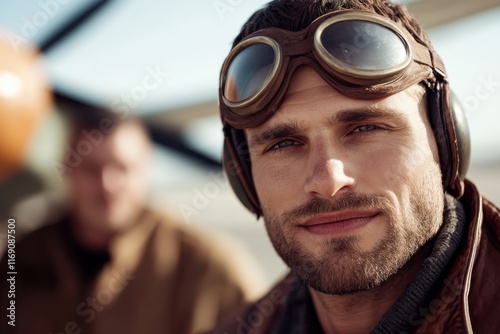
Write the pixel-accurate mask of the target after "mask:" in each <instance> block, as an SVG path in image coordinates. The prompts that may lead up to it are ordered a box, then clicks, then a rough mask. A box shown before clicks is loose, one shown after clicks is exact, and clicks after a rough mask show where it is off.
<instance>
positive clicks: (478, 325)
mask: <svg viewBox="0 0 500 334" xmlns="http://www.w3.org/2000/svg"><path fill="white" fill-rule="evenodd" d="M461 202H462V204H463V205H464V207H465V209H466V211H467V215H468V218H469V230H468V233H467V237H466V238H465V241H464V242H463V244H462V245H461V246H460V248H459V250H458V257H457V259H456V260H455V262H454V264H453V265H452V268H451V271H450V272H449V274H448V276H447V277H446V278H445V279H444V280H443V282H442V283H441V287H440V288H439V292H438V294H437V295H436V296H437V297H436V298H435V299H434V300H433V301H432V302H431V303H430V304H429V310H428V313H427V315H426V316H425V317H423V316H420V315H417V314H415V315H414V316H410V321H412V322H414V324H415V325H416V326H417V329H416V331H415V332H416V333H426V334H427V333H450V334H451V333H452V334H459V333H479V334H499V333H500V211H499V209H498V208H497V207H495V206H494V205H493V204H492V203H490V202H489V201H487V200H486V199H483V198H481V196H480V194H479V192H478V190H477V189H476V187H475V186H474V184H472V183H471V182H469V181H466V189H465V194H464V196H463V197H462V199H461ZM294 281H295V279H294V275H293V274H290V275H288V276H287V277H286V278H285V279H283V280H282V281H281V282H279V283H278V284H277V285H276V286H275V287H274V288H272V289H271V290H270V291H269V292H268V293H267V295H265V296H264V297H263V298H261V299H260V300H259V301H257V302H256V303H254V304H252V305H248V306H247V307H245V308H244V309H242V310H241V311H239V312H238V313H237V314H234V315H233V316H231V317H230V318H228V319H227V320H226V321H225V322H224V323H222V324H220V325H219V326H218V327H216V328H215V329H214V330H213V331H212V332H211V333H223V334H233V333H235V334H236V333H237V334H242V333H245V334H260V333H269V332H270V331H271V328H272V327H273V326H274V324H275V323H276V321H277V319H279V314H280V311H281V310H282V309H283V308H284V305H285V303H286V300H285V296H286V295H287V293H288V291H289V290H290V289H291V287H292V285H293V284H294Z"/></svg>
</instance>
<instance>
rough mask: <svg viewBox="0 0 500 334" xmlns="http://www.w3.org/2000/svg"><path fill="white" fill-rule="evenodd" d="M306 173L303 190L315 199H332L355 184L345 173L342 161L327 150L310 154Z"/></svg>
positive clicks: (353, 179) (352, 178)
mask: <svg viewBox="0 0 500 334" xmlns="http://www.w3.org/2000/svg"><path fill="white" fill-rule="evenodd" d="M330 151H332V150H331V149H330ZM344 160H345V159H344ZM308 171H309V172H308V174H309V175H308V176H307V177H306V180H305V186H304V190H305V191H306V193H308V194H310V195H312V196H315V197H323V198H331V197H334V196H335V195H336V194H337V193H339V192H341V191H344V190H348V189H351V188H353V187H354V185H355V183H356V181H355V178H354V177H352V176H349V175H348V174H347V173H346V170H345V165H344V162H343V159H341V158H339V157H338V156H335V155H334V154H333V153H332V152H328V150H323V152H312V154H311V156H310V159H309V168H308Z"/></svg>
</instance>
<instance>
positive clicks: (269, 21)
mask: <svg viewBox="0 0 500 334" xmlns="http://www.w3.org/2000/svg"><path fill="white" fill-rule="evenodd" d="M345 9H355V10H366V11H370V12H374V13H377V14H379V15H382V16H385V17H388V18H389V19H391V20H393V21H394V22H401V24H403V26H404V27H405V28H406V30H408V31H409V32H410V33H411V34H412V35H413V36H414V38H415V39H416V40H417V41H419V40H420V41H423V42H425V44H427V45H429V44H430V42H429V38H428V36H427V34H426V32H425V31H424V30H423V29H422V27H421V26H420V24H419V23H418V22H417V21H416V20H415V19H414V18H413V17H412V16H411V15H410V13H409V12H408V11H407V9H406V7H404V6H400V5H398V4H394V3H392V2H390V1H386V0H322V1H321V0H274V1H271V2H269V3H268V4H267V5H265V6H264V7H263V8H262V9H260V10H258V11H256V12H255V13H254V14H253V15H252V16H251V17H250V18H249V19H248V20H247V22H246V23H245V24H244V25H243V27H242V29H241V31H240V33H239V34H238V36H236V38H235V40H234V42H233V48H234V47H235V46H236V45H237V44H238V43H239V42H240V41H241V40H242V39H243V38H245V37H246V36H248V35H250V34H252V33H254V32H256V31H258V30H261V29H264V28H269V27H273V28H280V29H284V30H288V31H300V30H302V29H305V28H307V27H308V26H309V25H310V24H311V23H312V22H313V21H314V20H315V19H317V18H318V17H320V16H322V15H324V14H326V13H329V12H333V11H338V10H345Z"/></svg>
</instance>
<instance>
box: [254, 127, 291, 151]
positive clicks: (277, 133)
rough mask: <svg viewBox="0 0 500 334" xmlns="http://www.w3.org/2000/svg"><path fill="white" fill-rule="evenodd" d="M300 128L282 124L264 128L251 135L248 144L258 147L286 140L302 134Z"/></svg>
mask: <svg viewBox="0 0 500 334" xmlns="http://www.w3.org/2000/svg"><path fill="white" fill-rule="evenodd" d="M300 132H301V130H300V128H299V126H298V125H297V124H295V123H288V124H280V125H277V126H274V127H270V128H264V129H262V130H259V131H257V133H255V134H253V135H250V136H249V138H248V144H249V145H250V146H258V145H263V144H265V143H268V142H270V141H274V140H276V139H279V138H284V137H288V136H292V135H296V134H297V133H300Z"/></svg>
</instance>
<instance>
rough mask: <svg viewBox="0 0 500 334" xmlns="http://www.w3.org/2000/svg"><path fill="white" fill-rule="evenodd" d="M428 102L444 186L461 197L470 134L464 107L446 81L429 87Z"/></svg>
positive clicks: (467, 166) (467, 163)
mask: <svg viewBox="0 0 500 334" xmlns="http://www.w3.org/2000/svg"><path fill="white" fill-rule="evenodd" d="M427 102H428V103H427V105H428V112H429V114H428V116H429V121H430V123H431V126H432V129H433V131H434V138H435V139H436V143H437V146H438V150H439V160H440V165H441V171H442V173H443V186H444V187H445V189H446V190H447V191H448V192H449V193H450V194H451V195H453V196H454V197H456V198H460V197H461V196H462V195H463V192H464V182H463V181H464V180H465V176H466V174H467V170H468V168H469V161H470V134H469V127H468V124H467V119H466V117H465V112H464V109H463V108H462V106H461V105H460V103H459V101H458V99H457V97H456V96H455V95H453V94H452V93H451V92H450V89H449V87H448V84H447V83H438V84H437V85H436V87H434V88H432V89H430V88H428V92H427Z"/></svg>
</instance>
